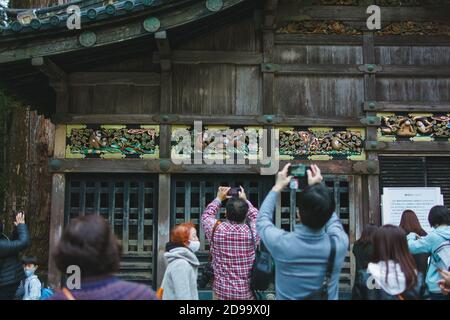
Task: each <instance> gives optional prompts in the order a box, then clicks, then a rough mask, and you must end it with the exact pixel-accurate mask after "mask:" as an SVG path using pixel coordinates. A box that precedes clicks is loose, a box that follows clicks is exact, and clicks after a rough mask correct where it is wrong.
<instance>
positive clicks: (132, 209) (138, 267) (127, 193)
mask: <svg viewBox="0 0 450 320" xmlns="http://www.w3.org/2000/svg"><path fill="white" fill-rule="evenodd" d="M67 178H68V181H67V188H66V210H65V224H67V223H69V222H70V219H72V218H75V217H78V216H82V215H87V214H100V215H102V216H103V217H105V219H107V220H108V221H109V223H110V225H111V227H112V229H113V231H114V233H115V234H116V236H117V237H118V239H119V240H120V242H121V245H122V248H123V256H122V261H121V268H120V273H119V276H120V277H122V278H124V279H127V280H132V281H137V282H142V283H146V284H149V285H151V284H152V283H153V281H154V275H155V272H154V259H153V257H154V250H155V245H154V244H155V242H156V238H155V237H156V235H157V232H156V230H157V229H156V228H157V225H156V221H157V219H156V217H157V215H156V210H157V182H156V177H155V176H153V175H129V174H126V175H125V174H101V175H100V174H73V175H68V177H67Z"/></svg>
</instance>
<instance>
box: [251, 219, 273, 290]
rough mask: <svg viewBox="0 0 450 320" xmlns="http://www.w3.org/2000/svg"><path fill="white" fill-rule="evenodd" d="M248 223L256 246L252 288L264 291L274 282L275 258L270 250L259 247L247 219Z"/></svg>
mask: <svg viewBox="0 0 450 320" xmlns="http://www.w3.org/2000/svg"><path fill="white" fill-rule="evenodd" d="M246 224H247V226H248V228H249V229H250V234H251V237H252V243H253V247H254V248H255V262H254V263H253V267H252V271H251V277H250V288H251V289H252V291H254V292H255V291H264V290H267V289H268V288H269V285H270V284H271V283H273V282H274V278H275V271H274V266H273V259H272V256H271V255H270V253H269V252H267V251H263V250H260V249H258V246H257V245H256V241H255V237H254V236H253V231H252V228H251V226H250V222H249V221H248V220H247V221H246ZM256 296H257V295H256V293H255V297H256Z"/></svg>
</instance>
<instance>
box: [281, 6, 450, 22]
mask: <svg viewBox="0 0 450 320" xmlns="http://www.w3.org/2000/svg"><path fill="white" fill-rule="evenodd" d="M367 7H368V5H367V6H305V5H304V4H303V3H302V2H288V3H284V4H283V5H280V7H279V18H278V19H279V21H304V19H305V16H308V17H310V18H311V19H313V20H339V21H364V22H365V21H366V19H367V17H368V15H367V13H366V9H367ZM381 12H382V13H381V15H382V22H383V24H387V23H390V22H393V21H410V20H414V21H442V22H447V21H448V17H449V16H450V9H449V7H448V6H436V7H381Z"/></svg>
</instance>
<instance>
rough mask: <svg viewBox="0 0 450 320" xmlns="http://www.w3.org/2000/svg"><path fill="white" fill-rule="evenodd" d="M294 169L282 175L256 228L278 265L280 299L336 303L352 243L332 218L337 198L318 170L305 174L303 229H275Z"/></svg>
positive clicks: (301, 206) (301, 207) (301, 203)
mask: <svg viewBox="0 0 450 320" xmlns="http://www.w3.org/2000/svg"><path fill="white" fill-rule="evenodd" d="M290 165H291V164H287V165H286V166H285V167H284V168H283V170H281V171H280V172H279V173H278V176H277V180H276V183H275V185H274V187H273V188H272V191H270V193H269V194H268V195H267V196H266V198H265V199H264V202H263V204H262V206H261V209H260V213H259V215H258V219H257V222H256V228H257V231H258V235H259V236H260V237H261V240H262V241H263V242H264V245H265V246H266V248H267V249H268V250H269V252H270V253H271V255H272V257H273V259H274V261H275V272H276V275H275V279H276V298H277V299H278V300H301V299H332V300H337V299H338V282H339V274H340V270H341V268H342V264H343V262H344V259H345V256H346V253H347V250H348V245H349V240H348V236H347V234H346V233H345V231H344V228H343V226H342V224H341V222H340V221H339V218H338V216H337V215H336V213H334V206H335V205H334V198H333V197H332V196H331V195H330V192H329V191H328V189H327V187H326V186H325V185H324V184H322V180H323V178H322V175H321V173H320V169H319V167H318V166H316V165H312V166H311V169H309V170H307V186H306V188H305V189H304V190H303V191H302V192H301V193H300V198H299V203H298V205H299V212H298V215H299V218H300V220H301V224H297V225H295V229H294V231H292V232H287V231H284V230H282V229H279V228H277V227H276V226H275V225H274V223H273V216H274V213H275V206H276V202H277V198H278V197H279V196H280V193H281V191H282V190H283V189H284V188H286V187H287V186H288V185H289V184H290V182H291V180H292V178H293V177H292V176H290V175H289V174H288V170H289V167H290ZM324 284H325V286H324ZM324 287H325V288H324ZM324 291H325V292H324Z"/></svg>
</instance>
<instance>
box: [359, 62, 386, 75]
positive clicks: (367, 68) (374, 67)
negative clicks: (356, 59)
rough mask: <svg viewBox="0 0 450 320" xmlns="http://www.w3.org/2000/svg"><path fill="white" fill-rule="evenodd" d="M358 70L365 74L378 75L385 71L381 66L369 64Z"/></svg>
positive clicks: (361, 66)
mask: <svg viewBox="0 0 450 320" xmlns="http://www.w3.org/2000/svg"><path fill="white" fill-rule="evenodd" d="M358 70H359V71H361V72H364V73H378V72H381V71H383V68H382V67H381V66H380V65H377V64H372V63H367V64H362V65H359V66H358Z"/></svg>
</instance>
